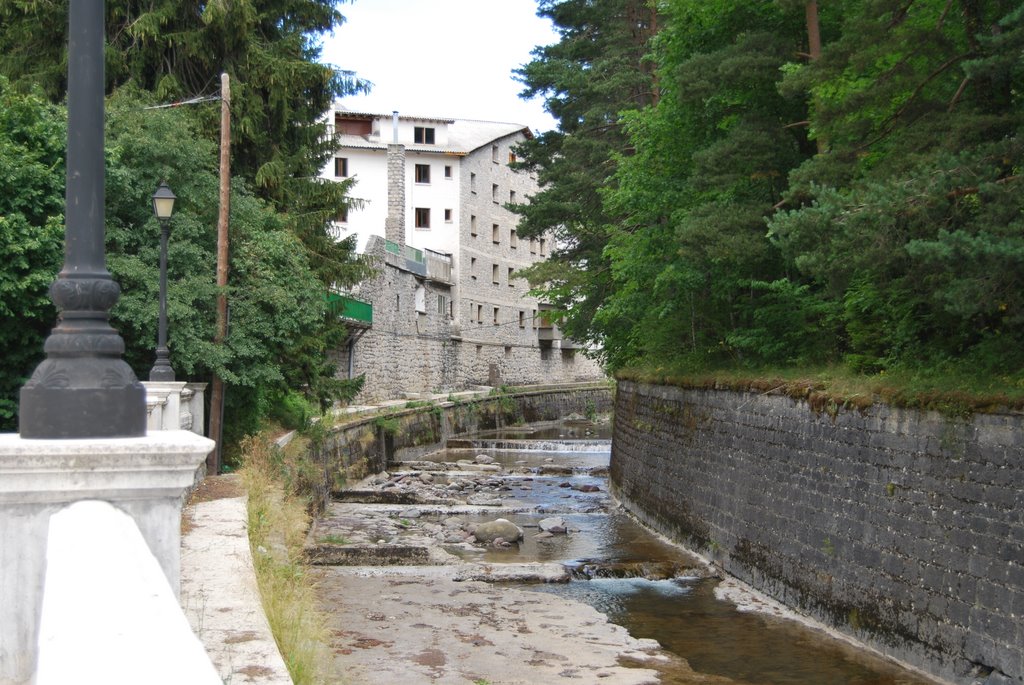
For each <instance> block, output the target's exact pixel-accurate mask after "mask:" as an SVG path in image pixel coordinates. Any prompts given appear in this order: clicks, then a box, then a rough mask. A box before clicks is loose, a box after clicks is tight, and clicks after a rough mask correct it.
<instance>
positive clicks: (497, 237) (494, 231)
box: [491, 224, 501, 245]
mask: <svg viewBox="0 0 1024 685" xmlns="http://www.w3.org/2000/svg"><path fill="white" fill-rule="evenodd" d="M491 242H492V243H494V244H495V245H498V244H500V243H501V226H499V225H498V224H491Z"/></svg>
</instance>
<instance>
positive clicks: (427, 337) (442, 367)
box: [334, 245, 605, 403]
mask: <svg viewBox="0 0 1024 685" xmlns="http://www.w3.org/2000/svg"><path fill="white" fill-rule="evenodd" d="M378 247H379V250H378V251H379V252H380V254H379V255H378V257H380V256H381V255H382V254H383V252H382V250H383V247H382V245H379V246H378ZM378 265H379V269H380V270H379V272H378V274H377V276H375V277H374V278H371V279H367V280H366V281H364V282H363V283H362V284H361V286H360V289H359V293H358V295H357V297H359V298H360V299H362V300H366V301H369V302H372V303H373V327H372V328H370V329H368V330H367V331H366V332H365V333H363V334H362V336H361V337H360V338H358V339H357V340H356V342H355V343H354V345H353V346H352V347H351V348H343V349H341V350H338V351H336V352H335V353H334V359H335V361H336V362H337V365H338V370H339V372H340V373H341V374H342V375H345V376H347V375H348V370H349V368H350V366H351V374H352V376H359V375H361V374H362V375H364V376H365V378H366V382H365V385H364V386H363V390H362V392H361V393H360V394H359V395H358V397H357V398H356V402H361V403H374V402H380V401H383V400H388V399H394V398H401V397H403V396H404V393H414V394H419V393H448V392H454V391H459V390H465V389H467V388H472V387H475V386H481V385H484V386H499V385H530V384H536V383H574V382H583V381H596V380H600V379H603V378H604V377H605V376H604V372H603V371H602V370H601V367H600V366H599V365H598V364H597V363H596V362H595V361H594V360H592V359H590V358H588V357H586V356H584V354H583V352H582V351H578V350H573V349H558V348H554V349H548V350H542V349H541V348H540V346H539V341H538V340H537V339H536V338H537V336H536V331H533V335H532V339H531V338H530V336H524V335H522V333H521V329H520V328H519V326H518V322H512V325H511V326H510V325H508V323H506V324H504V325H497V326H495V325H493V324H487V329H488V330H487V335H486V336H484V335H482V334H480V333H479V332H477V331H474V330H471V331H467V332H463V331H462V329H461V328H460V327H459V326H457V325H456V324H455V323H453V322H452V320H451V318H450V316H449V313H448V312H449V311H450V309H446V308H444V307H441V308H440V309H439V307H438V298H439V297H441V298H447V300H446V301H447V302H451V296H452V292H451V288H450V287H449V286H447V285H445V284H443V283H437V282H434V281H431V280H429V279H424V278H422V277H419V276H417V275H415V274H412V273H410V272H407V271H403V270H401V269H397V268H395V267H393V266H391V265H389V264H384V263H383V261H382V259H378ZM419 289H422V297H423V298H424V307H423V309H424V310H425V311H424V312H422V313H421V312H418V311H417V309H416V300H417V294H416V293H417V290H419ZM529 327H530V323H529V322H527V323H526V330H530V328H529ZM350 350H351V355H350Z"/></svg>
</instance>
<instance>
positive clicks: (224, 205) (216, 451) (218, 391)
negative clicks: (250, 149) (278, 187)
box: [206, 73, 231, 476]
mask: <svg viewBox="0 0 1024 685" xmlns="http://www.w3.org/2000/svg"><path fill="white" fill-rule="evenodd" d="M230 208H231V85H230V83H229V82H228V75H227V73H223V74H221V75H220V205H219V211H218V213H217V334H216V337H215V338H214V342H216V343H217V344H218V345H221V344H223V343H224V338H225V337H227V332H228V296H227V285H228V213H229V210H230ZM211 386H212V387H211V388H210V435H209V437H210V439H211V440H213V441H215V442H216V443H217V446H216V447H214V448H213V451H212V452H210V454H209V455H208V456H207V457H206V475H208V476H215V475H217V473H218V472H219V471H220V464H221V446H222V443H223V440H222V437H223V435H224V381H223V380H222V379H221V377H220V376H219V375H217V374H216V373H214V374H213V383H212V384H211Z"/></svg>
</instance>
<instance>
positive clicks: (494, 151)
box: [491, 145, 498, 164]
mask: <svg viewBox="0 0 1024 685" xmlns="http://www.w3.org/2000/svg"><path fill="white" fill-rule="evenodd" d="M491 161H492V162H494V163H495V164H497V163H498V146H497V145H492V146H491Z"/></svg>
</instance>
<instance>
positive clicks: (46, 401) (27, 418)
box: [18, 359, 146, 439]
mask: <svg viewBox="0 0 1024 685" xmlns="http://www.w3.org/2000/svg"><path fill="white" fill-rule="evenodd" d="M69 361H70V360H66V359H47V360H44V361H43V363H42V364H40V365H39V367H38V368H37V369H36V373H35V374H34V375H33V377H32V380H30V381H29V382H28V383H26V384H25V386H24V387H23V388H22V389H21V398H20V400H21V403H20V411H19V417H18V418H19V422H18V432H19V433H20V435H21V437H22V438H26V439H72V438H83V439H85V438H126V437H138V436H144V435H145V434H146V388H145V387H144V386H143V385H142V383H140V382H139V381H138V380H137V379H136V378H135V374H134V373H133V372H132V370H131V367H129V366H128V364H127V363H125V362H124V361H121V360H112V359H90V360H85V359H76V360H74V362H75V363H74V364H69V363H68V362H69ZM83 366H84V367H93V366H95V367H99V368H94V369H92V371H93V373H90V374H87V375H89V376H91V377H92V378H91V379H84V380H85V382H83V379H82V378H81V377H78V378H76V376H80V373H81V371H83ZM76 381H77V382H76ZM90 381H91V382H90Z"/></svg>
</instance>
